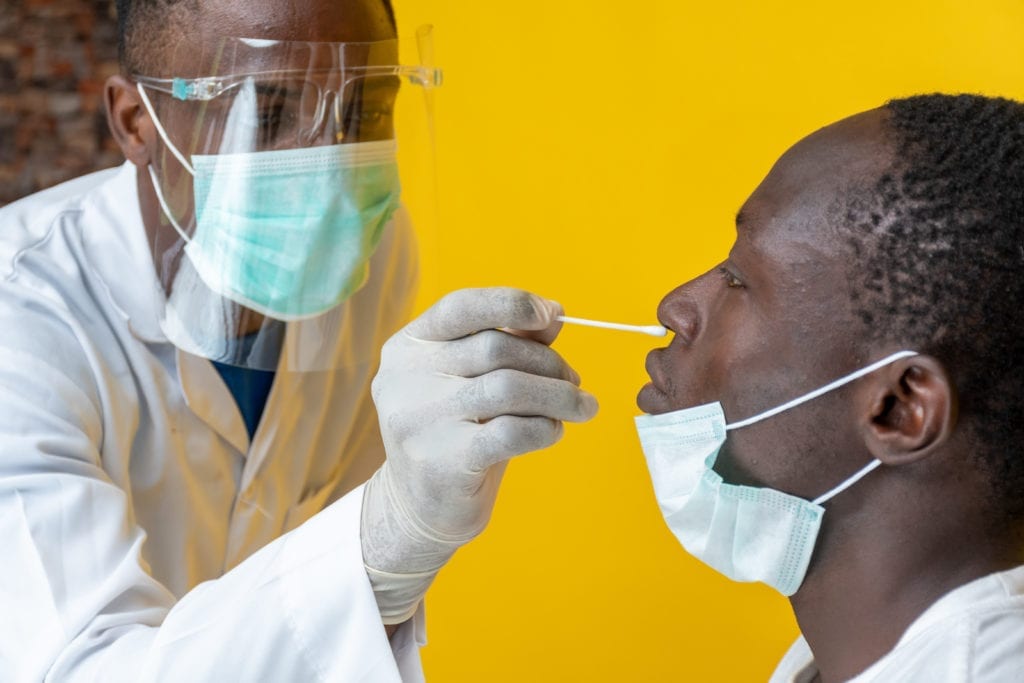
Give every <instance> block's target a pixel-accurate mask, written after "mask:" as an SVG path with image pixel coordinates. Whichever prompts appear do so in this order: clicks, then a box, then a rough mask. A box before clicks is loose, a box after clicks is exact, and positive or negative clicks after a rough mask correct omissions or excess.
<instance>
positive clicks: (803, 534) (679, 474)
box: [636, 351, 917, 596]
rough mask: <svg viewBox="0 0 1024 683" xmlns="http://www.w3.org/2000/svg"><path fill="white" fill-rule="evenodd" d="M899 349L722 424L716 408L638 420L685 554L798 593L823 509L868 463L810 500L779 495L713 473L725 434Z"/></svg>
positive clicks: (664, 507)
mask: <svg viewBox="0 0 1024 683" xmlns="http://www.w3.org/2000/svg"><path fill="white" fill-rule="evenodd" d="M916 355H917V353H916V352H914V351H900V352H899V353H896V354H893V355H891V356H889V357H887V358H884V359H882V360H880V361H878V362H877V363H873V364H871V365H869V366H867V367H865V368H862V369H861V370H858V371H856V372H854V373H851V374H849V375H847V376H846V377H843V378H840V379H838V380H836V381H834V382H832V383H830V384H828V385H826V386H824V387H821V388H820V389H817V390H815V391H812V392H810V393H808V394H805V395H803V396H800V397H799V398H796V399H794V400H792V401H789V402H788V403H785V404H783V405H781V406H778V407H776V408H773V409H771V410H768V411H765V412H763V413H761V414H759V415H755V416H754V417H751V418H748V419H746V420H742V421H740V422H735V423H732V424H726V421H725V414H724V413H723V412H722V405H721V403H711V404H707V405H702V406H696V407H693V408H686V409H684V410H678V411H675V412H671V413H664V414H661V415H641V416H639V417H637V418H636V427H637V432H638V433H639V435H640V443H641V446H642V448H643V451H644V455H645V456H646V458H647V466H648V469H649V470H650V474H651V480H652V481H653V483H654V492H655V496H656V497H657V499H658V504H659V506H660V507H661V512H662V515H663V516H664V518H665V521H666V522H667V523H668V526H669V528H670V529H671V530H672V533H673V534H674V535H675V536H676V538H677V539H678V540H679V542H680V543H681V544H682V545H683V547H684V548H686V550H687V551H688V552H689V553H690V554H691V555H693V556H694V557H696V558H697V559H699V560H701V561H702V562H704V563H705V564H707V565H708V566H710V567H711V568H712V569H715V570H716V571H718V572H719V573H721V574H724V575H725V576H727V577H729V578H730V579H732V580H734V581H760V582H763V583H766V584H768V585H769V586H771V587H772V588H774V589H775V590H777V591H779V592H780V593H782V594H783V595H786V596H789V595H792V594H794V593H796V591H797V590H798V589H799V588H800V585H801V584H802V583H803V580H804V576H805V575H806V573H807V566H808V564H809V563H810V560H811V554H812V552H813V551H814V545H815V543H816V541H817V538H818V531H819V529H820V527H821V520H822V517H823V516H824V514H825V509H824V508H823V507H822V504H823V503H825V502H826V501H828V500H829V499H831V498H832V497H833V496H836V495H838V494H839V493H841V492H842V491H844V490H846V489H847V488H849V487H850V486H852V485H853V484H855V483H856V482H857V481H859V480H860V479H861V478H862V477H864V476H866V475H867V474H868V473H870V472H871V471H872V470H874V469H875V468H876V467H878V466H879V465H881V464H882V463H881V461H879V460H872V461H871V462H870V463H868V464H867V465H866V466H864V467H863V468H861V469H860V470H859V471H858V472H856V473H854V474H853V475H852V476H850V477H849V478H847V479H846V481H844V482H842V483H841V484H839V485H838V486H836V487H835V488H833V489H832V490H831V491H829V492H827V493H825V494H823V495H821V496H819V497H817V498H816V499H814V500H813V501H809V500H804V499H803V498H799V497H797V496H792V495H790V494H787V493H783V492H782V491H776V490H774V489H769V488H760V487H753V486H738V485H735V484H728V483H726V482H724V481H723V480H722V477H721V475H719V474H718V473H717V472H715V471H714V469H713V467H714V465H715V460H716V459H717V458H718V453H719V451H721V448H722V445H723V444H724V443H725V438H726V433H727V432H728V431H732V430H734V429H740V428H742V427H746V426H748V425H751V424H754V423H755V422H760V421H762V420H765V419H768V418H770V417H773V416H775V415H778V414H779V413H781V412H783V411H786V410H789V409H790V408H793V407H795V406H798V405H800V404H802V403H806V402H807V401H810V400H812V399H815V398H817V397H819V396H821V395H823V394H825V393H828V392H830V391H834V390H835V389H838V388H839V387H841V386H843V385H845V384H849V383H850V382H852V381H854V380H856V379H859V378H860V377H863V376H864V375H867V374H869V373H872V372H874V371H876V370H878V369H880V368H882V367H885V366H886V365H889V364H890V363H893V362H895V361H897V360H900V359H902V358H910V357H912V356H916Z"/></svg>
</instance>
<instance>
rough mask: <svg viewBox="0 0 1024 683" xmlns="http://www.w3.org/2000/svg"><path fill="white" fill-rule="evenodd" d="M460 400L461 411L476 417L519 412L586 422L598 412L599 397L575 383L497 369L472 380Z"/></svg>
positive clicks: (488, 417)
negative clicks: (596, 397)
mask: <svg viewBox="0 0 1024 683" xmlns="http://www.w3.org/2000/svg"><path fill="white" fill-rule="evenodd" d="M456 400H457V401H459V402H460V404H461V405H460V406H459V412H461V413H462V414H463V415H466V416H467V417H470V418H473V419H476V420H491V419H494V418H496V417H498V416H499V415H518V416H520V417H550V418H552V419H554V420H565V421H567V422H586V421H587V420H589V419H590V418H592V417H594V415H596V414H597V399H595V398H594V397H593V396H591V395H590V394H589V393H587V392H586V391H583V390H582V389H580V388H579V387H577V386H576V385H574V384H572V383H571V382H566V381H565V380H560V379H552V378H550V377H539V376H537V375H531V374H529V373H526V372H520V371H518V370H495V371H494V372H489V373H487V374H486V375H481V376H480V377H477V378H475V379H472V380H469V381H468V383H467V384H466V385H465V386H464V387H463V388H462V389H460V390H459V391H458V393H457V394H456Z"/></svg>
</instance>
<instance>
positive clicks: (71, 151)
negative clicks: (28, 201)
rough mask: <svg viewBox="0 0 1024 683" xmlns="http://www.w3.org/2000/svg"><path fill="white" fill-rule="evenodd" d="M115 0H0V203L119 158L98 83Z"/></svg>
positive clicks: (112, 44)
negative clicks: (108, 125)
mask: <svg viewBox="0 0 1024 683" xmlns="http://www.w3.org/2000/svg"><path fill="white" fill-rule="evenodd" d="M117 70H118V67H117V24H116V20H115V15H114V3H113V0H0V205H3V204H6V203H8V202H11V201H14V200H15V199H18V198H19V197H23V196H25V195H27V194H30V193H32V192H35V191H36V190H40V189H43V188H45V187H50V186H51V185H56V184H57V183H59V182H62V181H64V180H67V179H69V178H74V177H75V176H79V175H82V174H83V173H88V172H90V171H94V170H98V169H101V168H106V167H109V166H114V165H116V164H119V163H121V162H122V161H123V160H124V157H122V156H121V153H120V151H119V150H118V148H117V145H115V144H114V141H113V139H112V138H111V137H110V133H109V132H108V130H107V123H106V118H105V115H104V112H103V83H104V81H105V80H106V79H107V77H108V76H111V75H113V74H115V73H117Z"/></svg>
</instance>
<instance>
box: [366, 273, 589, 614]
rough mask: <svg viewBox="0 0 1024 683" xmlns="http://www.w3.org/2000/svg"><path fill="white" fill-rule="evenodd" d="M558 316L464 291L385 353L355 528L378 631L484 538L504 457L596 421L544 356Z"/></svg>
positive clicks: (582, 395) (524, 299)
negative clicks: (379, 459)
mask: <svg viewBox="0 0 1024 683" xmlns="http://www.w3.org/2000/svg"><path fill="white" fill-rule="evenodd" d="M561 312H562V311H561V307H560V306H559V305H558V304H556V303H554V302H552V301H548V300H546V299H543V298H541V297H538V296H535V295H533V294H530V293H528V292H524V291H521V290H516V289H505V288H495V289H467V290H461V291H457V292H453V293H452V294H449V295H448V296H446V297H445V298H443V299H442V300H441V301H439V302H438V303H437V304H435V305H434V306H433V307H432V308H431V309H430V310H428V311H427V312H426V313H424V314H423V315H422V316H420V317H419V318H418V319H416V320H414V321H413V322H411V323H409V325H407V326H406V327H405V328H404V329H403V330H401V331H399V332H398V333H397V334H395V336H393V337H392V338H391V339H390V340H388V342H387V343H386V344H385V345H384V349H383V351H382V353H381V365H380V370H379V371H378V373H377V376H376V377H375V378H374V380H373V401H374V403H375V404H376V406H377V413H378V416H379V418H380V428H381V433H382V435H383V437H384V447H385V450H386V451H387V461H386V462H385V463H384V465H383V466H381V468H380V469H379V470H378V471H377V472H376V474H374V476H373V477H372V478H371V479H370V481H369V482H368V483H367V484H366V488H365V492H364V497H363V516H362V528H361V532H362V549H363V562H364V564H365V565H366V569H367V574H368V575H369V577H370V582H371V584H372V585H373V588H374V593H375V595H376V597H377V603H378V605H379V606H380V609H381V615H382V617H383V618H384V623H386V624H396V623H401V622H402V621H405V620H406V619H408V618H409V617H410V616H411V615H412V614H413V613H414V612H415V610H416V607H417V605H418V604H419V602H420V600H421V599H422V597H423V594H424V593H425V592H426V590H427V588H428V587H429V586H430V582H431V581H432V580H433V578H434V575H435V574H436V573H437V571H438V570H439V569H440V568H441V567H442V566H443V565H444V564H445V562H447V561H448V559H449V558H450V557H451V556H452V554H453V553H454V552H455V551H456V550H457V549H458V548H459V547H460V546H461V545H463V544H465V543H466V542H468V541H469V540H471V539H472V538H473V537H475V536H476V535H477V534H479V533H480V532H481V531H483V530H484V527H485V526H487V522H488V520H489V519H490V515H491V509H492V507H493V506H494V500H495V497H496V496H497V494H498V485H499V484H500V483H501V477H502V474H503V473H504V471H505V465H506V464H507V461H508V459H509V458H511V457H513V456H516V455H519V454H521V453H526V452H529V451H535V450H538V449H541V448H545V447H547V446H550V445H551V444H553V443H555V442H556V441H558V439H559V438H561V436H562V421H564V420H567V421H570V422H585V421H586V420H589V419H590V418H592V417H593V416H594V415H595V413H596V412H597V401H596V400H595V399H594V397H593V396H591V395H590V394H588V393H587V392H585V391H582V390H581V389H579V386H578V385H579V376H578V375H577V374H576V373H575V372H574V371H573V370H572V368H570V367H569V366H568V365H567V364H566V362H565V361H564V360H562V358H561V356H559V355H558V354H557V353H556V352H555V351H553V350H551V349H550V348H549V347H548V344H550V343H551V342H552V341H554V339H555V337H556V336H557V335H558V332H559V330H560V329H561V324H560V323H558V322H556V321H555V316H557V315H559V314H560V313H561ZM498 328H504V329H506V330H514V331H515V332H509V331H501V330H499V329H498Z"/></svg>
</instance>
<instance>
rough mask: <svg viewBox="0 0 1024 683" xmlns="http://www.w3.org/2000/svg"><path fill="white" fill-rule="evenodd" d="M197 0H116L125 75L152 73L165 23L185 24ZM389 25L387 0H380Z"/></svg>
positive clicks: (392, 14) (162, 45)
mask: <svg viewBox="0 0 1024 683" xmlns="http://www.w3.org/2000/svg"><path fill="white" fill-rule="evenodd" d="M199 2H200V0H117V54H118V58H119V59H120V61H121V69H122V71H124V72H125V73H128V74H147V75H148V74H153V73H155V71H154V68H155V67H156V66H157V65H156V64H155V63H154V60H157V59H159V58H160V54H162V50H163V48H165V47H169V45H167V43H168V42H170V41H171V40H173V36H172V35H168V32H167V31H166V29H167V27H168V26H188V25H189V23H190V22H189V19H190V18H191V16H194V15H195V14H197V13H198V10H199ZM381 2H383V3H384V9H385V10H386V11H387V13H388V19H390V20H391V25H392V26H395V25H396V24H395V12H394V9H393V7H392V6H391V0H381Z"/></svg>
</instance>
